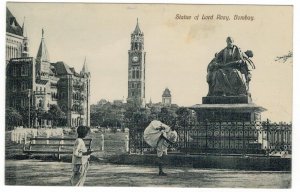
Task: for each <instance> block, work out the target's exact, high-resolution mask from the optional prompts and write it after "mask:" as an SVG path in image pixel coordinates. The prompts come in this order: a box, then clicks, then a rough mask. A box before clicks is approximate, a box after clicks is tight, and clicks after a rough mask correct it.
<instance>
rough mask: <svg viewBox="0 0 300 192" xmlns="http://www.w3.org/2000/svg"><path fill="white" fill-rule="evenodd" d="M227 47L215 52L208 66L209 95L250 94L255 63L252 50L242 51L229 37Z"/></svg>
mask: <svg viewBox="0 0 300 192" xmlns="http://www.w3.org/2000/svg"><path fill="white" fill-rule="evenodd" d="M226 42H227V47H226V48H224V49H223V50H221V51H220V52H219V53H216V54H215V58H214V59H213V60H212V61H211V62H210V63H209V64H208V67H207V83H208V85H209V91H208V96H250V97H251V95H250V93H249V82H250V80H251V73H250V70H251V69H255V65H254V64H253V62H252V61H251V60H250V58H251V57H253V53H252V51H249V50H248V51H246V52H244V53H243V52H242V51H241V50H240V48H239V47H237V46H236V45H234V44H233V42H234V41H233V39H232V38H231V37H227V39H226Z"/></svg>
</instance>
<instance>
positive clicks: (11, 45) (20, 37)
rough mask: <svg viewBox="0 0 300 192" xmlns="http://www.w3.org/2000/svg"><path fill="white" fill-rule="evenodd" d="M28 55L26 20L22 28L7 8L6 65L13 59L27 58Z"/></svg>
mask: <svg viewBox="0 0 300 192" xmlns="http://www.w3.org/2000/svg"><path fill="white" fill-rule="evenodd" d="M23 54H25V55H23ZM26 54H28V39H27V33H26V28H25V19H24V22H23V26H22V27H21V26H20V24H19V23H18V21H17V19H16V18H15V17H14V16H13V14H12V13H11V12H10V10H9V9H8V8H6V64H7V63H8V61H9V60H10V59H11V58H20V57H21V56H25V57H26V56H28V55H26Z"/></svg>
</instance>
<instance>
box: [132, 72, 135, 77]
mask: <svg viewBox="0 0 300 192" xmlns="http://www.w3.org/2000/svg"><path fill="white" fill-rule="evenodd" d="M132 78H133V79H135V70H132Z"/></svg>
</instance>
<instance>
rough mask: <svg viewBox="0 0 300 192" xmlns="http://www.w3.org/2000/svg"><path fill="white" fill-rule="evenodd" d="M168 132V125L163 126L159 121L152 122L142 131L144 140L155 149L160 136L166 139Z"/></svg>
mask: <svg viewBox="0 0 300 192" xmlns="http://www.w3.org/2000/svg"><path fill="white" fill-rule="evenodd" d="M170 130H171V128H170V127H169V126H168V125H166V124H163V123H162V122H160V121H157V120H153V121H151V123H150V124H149V125H148V127H146V129H145V131H144V140H145V141H146V143H148V144H149V145H150V146H151V147H155V148H156V147H157V144H158V141H159V139H160V136H161V134H163V136H164V137H166V138H167V132H169V131H170ZM163 140H164V139H163ZM164 141H165V140H164ZM165 142H166V141H165Z"/></svg>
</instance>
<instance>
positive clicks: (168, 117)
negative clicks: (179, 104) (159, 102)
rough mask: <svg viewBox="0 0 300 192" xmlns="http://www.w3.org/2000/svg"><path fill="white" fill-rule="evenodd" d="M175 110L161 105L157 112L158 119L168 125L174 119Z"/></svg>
mask: <svg viewBox="0 0 300 192" xmlns="http://www.w3.org/2000/svg"><path fill="white" fill-rule="evenodd" d="M176 117H177V115H176V112H175V110H174V109H171V108H167V107H163V108H161V111H160V113H159V114H158V119H159V120H160V121H162V122H164V123H166V124H168V125H172V124H173V122H175V121H176Z"/></svg>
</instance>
